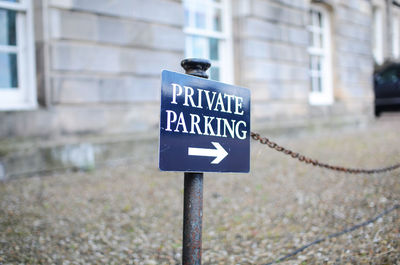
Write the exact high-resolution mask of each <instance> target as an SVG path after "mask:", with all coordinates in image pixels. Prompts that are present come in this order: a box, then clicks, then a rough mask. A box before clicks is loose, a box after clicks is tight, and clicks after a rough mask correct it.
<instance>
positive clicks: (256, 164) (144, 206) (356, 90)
mask: <svg viewBox="0 0 400 265" xmlns="http://www.w3.org/2000/svg"><path fill="white" fill-rule="evenodd" d="M187 57H197V58H205V59H209V60H210V61H211V63H212V67H211V69H210V70H209V71H208V73H209V75H210V79H213V80H218V81H221V82H225V83H230V84H235V85H238V86H243V87H247V88H249V89H250V91H251V96H252V99H251V100H252V102H251V105H252V112H251V119H252V123H251V130H252V131H254V132H258V133H260V134H261V135H263V136H267V137H269V138H270V139H271V140H273V141H276V142H277V143H279V144H280V145H283V146H285V147H287V148H289V149H292V150H294V151H298V152H300V153H301V154H304V155H306V156H309V157H311V158H313V159H318V160H320V161H321V162H326V163H329V164H333V165H338V166H345V167H352V168H379V167H385V166H389V165H392V164H395V163H399V150H400V146H399V145H400V141H399V131H400V115H399V114H400V113H396V112H392V110H395V109H396V107H397V108H398V107H399V106H400V64H399V60H400V1H398V0H0V264H65V265H67V264H148V265H155V264H181V253H182V205H183V174H182V173H181V172H160V171H159V170H158V166H157V161H158V134H159V125H158V123H159V115H160V90H161V71H162V70H163V69H167V70H172V71H177V72H181V73H183V69H182V68H181V66H180V62H181V60H182V59H184V58H187ZM250 161H251V172H250V173H249V174H217V173H207V174H205V178H204V218H203V261H204V263H203V264H205V265H206V264H208V265H210V264H221V265H222V264H241V265H242V264H244V265H250V264H265V263H267V262H269V261H277V259H278V258H279V257H282V256H284V255H286V254H288V253H290V252H291V251H293V250H294V249H295V248H297V247H301V246H304V245H306V244H307V243H309V242H313V241H315V240H316V239H318V238H323V237H325V236H327V235H329V234H332V233H337V232H338V231H342V230H343V229H346V228H349V227H351V226H353V225H355V224H360V223H362V222H365V221H366V220H371V218H374V217H375V216H378V214H379V213H382V212H384V211H385V210H386V214H384V215H381V218H375V219H372V220H373V221H377V222H375V223H374V222H371V223H368V226H357V227H356V228H357V230H355V231H350V230H349V232H351V233H347V234H346V235H343V236H337V237H336V238H332V239H329V240H328V239H327V240H325V241H318V243H319V244H318V245H315V246H312V247H311V246H310V248H307V249H306V250H305V251H303V252H302V253H299V254H298V255H295V256H293V257H290V258H289V259H288V261H285V262H286V263H285V262H283V263H280V264H288V265H293V264H398V262H399V260H400V242H399V238H400V232H399V227H400V223H399V222H400V221H399V220H400V213H399V211H398V209H400V208H398V207H399V203H400V193H399V190H400V182H399V170H397V171H396V170H395V171H391V172H384V173H380V174H372V175H366V174H361V175H351V176H350V175H348V174H344V173H340V172H334V171H328V170H325V169H321V168H315V167H312V166H311V165H306V164H304V163H299V162H298V161H297V160H293V159H290V157H289V156H285V155H284V154H282V153H281V152H275V151H274V150H271V149H268V148H266V146H265V145H260V144H259V143H258V142H256V141H251V159H250ZM45 176H46V177H45ZM393 207H397V208H393ZM389 208H391V209H392V211H391V212H390V213H389V212H388V211H387V209H389ZM396 209H397V210H396ZM365 224H366V223H365Z"/></svg>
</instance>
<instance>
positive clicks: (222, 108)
mask: <svg viewBox="0 0 400 265" xmlns="http://www.w3.org/2000/svg"><path fill="white" fill-rule="evenodd" d="M181 65H182V67H183V68H184V69H185V71H186V74H180V73H176V72H171V71H167V70H164V71H163V72H162V82H161V83H162V84H161V107H160V150H159V152H160V153H159V168H160V169H161V170H164V171H183V172H185V183H184V205H183V207H184V211H183V245H182V252H183V254H182V263H183V265H189V264H190V265H197V264H201V254H202V251H201V234H202V217H203V172H243V173H245V172H249V170H250V91H249V90H248V89H246V88H242V87H237V86H233V85H229V84H224V83H221V82H216V81H212V80H207V79H208V76H207V74H206V71H207V69H208V68H210V66H211V64H210V62H209V61H208V60H203V59H186V60H183V61H182V62H181Z"/></svg>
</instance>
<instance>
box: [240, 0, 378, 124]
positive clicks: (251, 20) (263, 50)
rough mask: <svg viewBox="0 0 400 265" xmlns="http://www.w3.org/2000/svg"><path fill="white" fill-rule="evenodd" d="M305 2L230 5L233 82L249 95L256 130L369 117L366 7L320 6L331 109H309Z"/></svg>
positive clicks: (357, 0)
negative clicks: (327, 38)
mask: <svg viewBox="0 0 400 265" xmlns="http://www.w3.org/2000/svg"><path fill="white" fill-rule="evenodd" d="M310 2H311V1H309V0H296V1H285V0H271V1H269V0H237V1H236V2H235V5H234V24H235V27H236V28H237V31H236V32H234V34H235V60H236V64H235V65H236V66H237V68H236V82H237V83H239V84H240V85H242V86H245V87H250V88H251V89H252V96H253V99H252V102H253V103H252V104H253V113H252V116H253V124H254V125H255V127H256V128H257V127H260V128H262V127H264V126H265V125H267V126H275V125H276V124H284V123H285V122H286V123H289V124H291V123H292V124H296V123H297V124H298V123H309V122H312V120H314V119H326V120H329V119H338V118H339V119H340V117H343V119H346V118H348V117H350V116H354V117H356V119H368V117H370V116H371V114H372V104H373V103H372V102H373V89H372V73H373V58H372V47H371V23H372V22H371V15H372V6H371V3H369V2H368V1H364V0H352V1H345V0H335V1H319V2H325V6H326V7H327V9H328V10H329V13H330V16H331V17H330V21H331V32H332V35H331V47H332V49H331V50H332V69H333V72H332V77H333V78H332V79H333V93H334V103H333V104H332V105H327V106H313V105H310V104H309V101H308V95H309V89H310V81H309V78H308V76H309V73H308V71H309V70H308V69H309V55H308V50H307V49H308V45H309V36H308V29H307V25H308V23H309V22H308V16H309V9H310ZM299 121H300V122H299ZM268 124H270V125H268Z"/></svg>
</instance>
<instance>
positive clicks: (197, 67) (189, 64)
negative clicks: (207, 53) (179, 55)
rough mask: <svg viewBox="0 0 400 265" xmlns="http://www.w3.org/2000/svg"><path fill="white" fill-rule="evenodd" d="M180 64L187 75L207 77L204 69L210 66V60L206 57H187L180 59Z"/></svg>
mask: <svg viewBox="0 0 400 265" xmlns="http://www.w3.org/2000/svg"><path fill="white" fill-rule="evenodd" d="M181 66H182V67H183V69H185V72H186V74H188V75H194V76H198V77H202V78H208V75H207V73H206V71H207V70H208V68H210V66H211V62H210V61H209V60H206V59H198V58H188V59H184V60H182V62H181Z"/></svg>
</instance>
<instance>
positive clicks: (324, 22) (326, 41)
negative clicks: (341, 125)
mask: <svg viewBox="0 0 400 265" xmlns="http://www.w3.org/2000/svg"><path fill="white" fill-rule="evenodd" d="M309 18H310V25H309V26H308V29H309V36H310V46H309V48H308V52H309V55H310V66H309V73H310V95H309V101H310V104H312V105H326V104H331V103H332V102H333V93H332V67H331V49H330V34H331V31H330V23H329V14H328V11H327V10H326V9H325V8H323V7H321V6H313V7H312V8H311V10H310V17H309Z"/></svg>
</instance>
